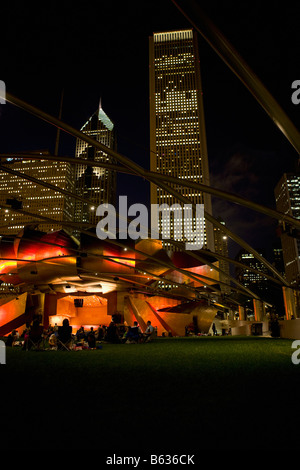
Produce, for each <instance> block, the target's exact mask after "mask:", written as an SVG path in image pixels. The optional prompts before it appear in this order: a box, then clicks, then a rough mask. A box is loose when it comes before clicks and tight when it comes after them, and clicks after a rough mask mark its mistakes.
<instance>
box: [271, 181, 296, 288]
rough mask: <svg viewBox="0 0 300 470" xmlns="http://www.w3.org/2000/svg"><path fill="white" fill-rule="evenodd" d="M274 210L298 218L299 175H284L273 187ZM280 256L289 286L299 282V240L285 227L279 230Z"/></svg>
mask: <svg viewBox="0 0 300 470" xmlns="http://www.w3.org/2000/svg"><path fill="white" fill-rule="evenodd" d="M274 192H275V199H276V209H277V210H278V211H279V212H283V213H284V214H289V215H291V216H292V217H294V218H296V219H299V218H300V175H299V174H293V173H284V174H283V175H282V177H281V178H280V180H279V181H278V183H277V185H276V187H275V191H274ZM280 238H281V245H282V254H283V260H284V265H285V274H286V279H287V281H288V282H289V283H290V284H291V285H297V284H299V281H300V263H299V256H300V240H299V239H298V238H296V237H295V236H293V233H292V232H291V230H290V228H289V227H287V226H286V225H283V226H282V230H281V236H280Z"/></svg>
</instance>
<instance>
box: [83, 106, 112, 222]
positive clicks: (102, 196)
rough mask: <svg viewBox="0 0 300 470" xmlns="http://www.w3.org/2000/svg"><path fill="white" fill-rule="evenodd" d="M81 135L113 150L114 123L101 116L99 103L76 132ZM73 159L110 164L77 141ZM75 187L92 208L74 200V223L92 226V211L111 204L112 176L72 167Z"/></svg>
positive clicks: (97, 169)
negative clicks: (90, 203)
mask: <svg viewBox="0 0 300 470" xmlns="http://www.w3.org/2000/svg"><path fill="white" fill-rule="evenodd" d="M80 130H81V132H83V133H84V134H87V135H88V136H89V137H92V138H93V139H95V140H97V141H98V142H100V143H101V144H103V145H105V146H106V147H109V148H111V149H115V148H116V139H115V129H114V124H113V123H112V121H111V120H110V119H109V117H108V116H107V115H106V114H105V112H104V111H103V109H102V106H101V104H100V106H99V109H98V110H97V111H96V112H95V113H94V114H93V115H92V116H91V117H90V118H89V119H88V121H87V122H86V123H85V124H84V125H83V126H82V128H81V129H80ZM75 156H76V158H81V159H85V160H86V159H88V160H93V161H95V162H101V161H103V162H106V163H113V159H112V158H111V157H110V156H109V155H107V154H106V153H104V152H102V151H101V150H98V149H96V148H95V147H92V146H91V145H90V144H88V143H87V142H85V141H83V140H80V139H77V141H76V155H75ZM75 188H76V193H77V195H79V196H81V197H83V198H84V199H87V200H89V201H91V202H92V203H93V204H94V205H92V206H89V205H87V204H86V203H84V202H82V201H79V200H77V201H76V203H75V222H88V223H90V224H91V225H95V224H96V223H97V221H96V209H97V207H98V206H99V205H100V204H103V203H106V202H107V203H110V204H115V198H116V173H115V171H111V170H107V169H105V168H100V167H98V166H97V167H96V166H95V167H92V166H86V165H84V164H82V163H80V164H78V165H75Z"/></svg>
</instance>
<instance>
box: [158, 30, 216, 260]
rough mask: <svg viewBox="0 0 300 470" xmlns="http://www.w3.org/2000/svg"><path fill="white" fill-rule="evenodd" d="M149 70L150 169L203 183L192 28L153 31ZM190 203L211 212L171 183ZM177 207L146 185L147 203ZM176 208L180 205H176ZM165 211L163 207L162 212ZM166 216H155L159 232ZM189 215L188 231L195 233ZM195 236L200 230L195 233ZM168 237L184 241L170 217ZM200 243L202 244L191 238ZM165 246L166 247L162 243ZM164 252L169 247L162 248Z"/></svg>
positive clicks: (196, 194) (207, 238) (209, 240)
mask: <svg viewBox="0 0 300 470" xmlns="http://www.w3.org/2000/svg"><path fill="white" fill-rule="evenodd" d="M149 61H150V62H149V69H150V169H151V171H155V172H160V173H165V174H166V175H170V176H175V177H178V178H182V179H184V180H188V181H198V182H200V183H203V184H206V185H209V168H208V158H207V148H206V132H205V122H204V109H203V96H202V85H201V76H200V65H199V54H198V45H197V37H196V34H195V33H194V31H193V30H192V29H187V30H182V31H167V32H160V33H154V34H153V36H151V37H150V38H149ZM172 186H173V187H174V188H175V189H176V190H177V191H179V192H180V193H181V194H182V195H184V196H186V197H187V198H188V199H189V200H190V201H191V202H192V203H194V204H204V209H205V211H207V212H208V213H210V214H211V198H210V195H208V194H203V193H202V192H200V191H196V190H194V189H189V188H182V187H178V186H176V185H172ZM164 203H165V204H167V205H168V207H170V206H172V205H173V204H175V203H179V201H178V200H176V199H175V198H174V197H173V196H172V195H169V193H168V192H166V191H164V190H162V189H160V188H159V187H157V186H156V185H154V184H151V204H159V205H161V204H164ZM181 205H182V203H181ZM165 210H167V209H165ZM165 216H166V214H164V213H163V212H162V213H161V217H160V220H159V224H158V225H159V230H160V231H161V230H162V229H163V221H164V220H166V217H165ZM202 224H204V230H203V232H204V240H203V243H204V246H205V247H207V248H209V249H211V250H212V251H213V250H214V236H213V227H212V225H211V224H210V223H207V221H204V220H203V221H202ZM177 227H179V229H178V228H177ZM197 228H199V227H197V225H196V219H195V214H193V227H192V230H193V231H195V230H197ZM198 233H199V236H200V233H201V231H200V230H198ZM171 238H173V239H174V240H177V241H183V240H184V234H183V233H182V230H180V223H179V222H178V221H177V220H176V216H174V224H173V226H172V230H171ZM197 241H198V242H199V244H201V242H202V240H201V239H198V240H197ZM167 246H168V245H167ZM168 247H169V248H170V249H175V248H174V247H172V246H168Z"/></svg>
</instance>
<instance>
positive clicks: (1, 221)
mask: <svg viewBox="0 0 300 470" xmlns="http://www.w3.org/2000/svg"><path fill="white" fill-rule="evenodd" d="M31 153H32V160H28V159H26V160H25V159H23V158H22V157H21V156H18V155H16V157H15V158H8V159H7V160H6V161H5V162H4V166H6V167H7V170H8V172H3V171H2V172H1V173H0V206H2V207H1V208H0V233H1V234H3V235H12V234H16V233H18V232H20V230H22V229H23V228H24V226H25V225H28V224H32V223H35V225H36V226H37V229H38V230H40V231H43V232H50V231H56V230H61V229H62V228H63V226H62V224H60V222H62V221H66V222H71V221H72V220H73V214H74V200H73V199H72V198H71V197H70V196H69V195H67V194H63V193H61V192H58V191H55V190H54V189H50V188H48V187H46V186H43V185H42V184H38V183H37V182H36V181H34V180H30V178H35V180H41V181H42V182H45V183H50V184H52V185H54V186H58V187H59V188H61V189H63V190H65V191H68V192H73V189H74V168H73V167H72V165H70V164H69V163H65V162H60V161H55V162H53V161H50V160H43V159H42V158H40V157H42V156H43V155H45V156H46V154H48V155H49V152H48V151H36V152H31ZM35 153H36V155H39V159H34V154H35ZM9 170H12V171H15V172H18V174H19V176H18V175H16V174H13V173H9ZM23 174H24V176H25V177H24V178H23V177H22V176H21V175H23ZM26 176H27V177H28V178H27V179H26ZM4 206H10V207H11V208H13V206H15V207H16V208H19V209H22V210H23V211H24V212H27V213H28V214H25V213H21V212H18V211H13V210H11V209H6V208H5V207H4ZM30 214H32V215H30ZM35 215H36V216H43V217H47V218H50V219H53V220H55V221H57V224H56V223H52V222H50V221H49V222H43V221H42V220H41V219H39V218H38V217H35ZM64 228H66V227H64ZM66 229H67V228H66ZM67 230H68V229H67Z"/></svg>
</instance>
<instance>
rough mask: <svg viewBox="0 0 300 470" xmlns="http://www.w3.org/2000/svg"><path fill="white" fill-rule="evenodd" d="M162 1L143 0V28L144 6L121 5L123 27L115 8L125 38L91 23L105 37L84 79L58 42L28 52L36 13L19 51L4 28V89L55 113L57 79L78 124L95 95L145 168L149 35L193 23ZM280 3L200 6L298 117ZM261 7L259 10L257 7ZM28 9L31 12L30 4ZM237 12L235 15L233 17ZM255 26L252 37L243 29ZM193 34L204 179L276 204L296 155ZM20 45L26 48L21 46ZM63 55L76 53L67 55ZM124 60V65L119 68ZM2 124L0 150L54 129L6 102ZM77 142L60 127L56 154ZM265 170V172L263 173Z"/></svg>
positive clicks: (243, 221) (247, 230)
mask: <svg viewBox="0 0 300 470" xmlns="http://www.w3.org/2000/svg"><path fill="white" fill-rule="evenodd" d="M159 5H160V9H161V12H162V14H161V15H159V18H158V17H157V15H155V14H154V13H155V7H158V4H157V5H156V4H155V3H153V2H151V4H145V5H144V6H143V7H142V12H144V13H145V14H144V16H143V17H145V21H146V27H145V26H141V25H140V23H139V21H138V20H137V15H138V14H139V13H141V12H139V11H138V10H137V11H136V12H135V14H134V15H133V18H131V19H130V20H129V17H130V15H131V14H132V11H130V10H129V11H128V12H126V14H125V12H124V14H125V16H124V18H126V21H127V20H128V21H130V22H129V27H128V25H126V28H125V20H124V21H123V20H121V15H120V17H118V20H117V22H119V23H121V25H120V26H121V31H122V32H123V33H124V35H125V36H124V41H122V44H121V43H119V42H118V41H117V40H116V38H115V37H114V36H113V35H111V34H110V33H108V30H107V29H106V28H104V26H102V29H101V30H99V31H98V33H99V41H100V42H101V40H102V39H104V38H105V40H104V41H103V44H105V47H103V48H101V51H102V52H101V54H102V55H101V57H102V59H103V60H100V61H98V66H99V75H98V77H96V79H95V76H94V75H93V76H92V77H91V76H89V77H88V79H87V77H86V76H85V74H84V73H79V74H75V73H72V74H71V73H70V71H69V70H68V68H70V70H73V69H74V66H73V63H74V65H75V62H72V63H71V65H72V66H71V67H70V60H66V64H64V60H63V59H62V53H63V51H60V52H58V53H57V43H56V42H54V43H53V45H52V46H51V45H50V44H49V43H47V47H46V48H45V49H44V51H45V58H44V60H43V62H41V61H39V60H38V59H37V58H36V57H37V55H36V54H35V53H34V50H33V48H32V47H31V48H30V47H28V49H26V54H25V45H26V44H27V45H29V46H30V45H31V46H32V45H33V38H34V31H36V30H37V29H39V28H40V26H39V23H38V22H34V21H33V20H32V22H29V25H28V26H27V33H26V35H24V37H23V42H22V46H23V48H24V49H21V52H19V53H18V54H17V55H16V54H13V53H12V52H13V48H12V46H11V45H10V44H9V42H8V41H9V39H8V37H9V36H7V38H6V42H7V46H8V47H7V48H6V52H9V51H10V52H11V55H10V57H14V60H12V59H10V57H6V56H5V55H4V58H3V63H4V65H5V64H7V67H6V69H5V70H6V76H4V77H1V78H3V79H4V80H5V82H6V85H7V88H8V90H9V91H10V92H12V93H14V94H15V95H16V96H20V97H22V98H24V99H28V101H29V102H32V103H33V104H36V105H38V106H39V107H40V108H41V109H45V110H46V111H49V112H52V114H53V115H55V114H56V115H57V114H58V110H59V100H60V92H61V89H62V88H64V89H65V99H64V107H63V115H62V119H63V120H64V119H65V120H66V122H71V123H72V124H76V126H75V127H77V128H80V126H81V124H82V122H84V120H86V119H88V117H89V116H90V114H91V112H92V111H93V109H94V107H95V101H96V102H97V101H98V100H99V97H100V95H101V96H102V97H103V102H104V107H105V109H106V110H107V112H108V114H109V115H110V116H111V117H112V119H113V120H114V121H115V122H116V123H117V127H118V147H119V151H120V152H121V153H124V154H127V155H128V156H129V158H132V159H133V160H134V161H138V162H139V163H141V164H142V165H143V166H145V167H147V164H148V163H147V162H148V155H149V153H148V149H149V134H148V91H147V90H148V80H147V74H148V64H147V62H148V57H147V50H148V45H147V42H148V37H149V35H151V34H152V32H153V31H155V30H156V31H158V30H163V29H174V28H178V27H187V28H188V27H190V25H189V24H188V22H187V21H186V20H185V19H184V18H183V17H182V15H180V14H179V13H178V11H177V10H176V8H174V6H173V5H172V4H171V2H170V3H169V2H167V3H164V4H159ZM230 8H231V9H230ZM285 8H286V9H285V18H283V17H282V8H281V7H280V9H279V5H275V6H274V8H273V9H272V11H271V12H270V11H268V10H262V9H261V5H260V4H259V2H254V3H253V2H252V3H251V8H249V5H248V4H244V5H240V4H239V3H238V2H230V4H228V8H227V7H226V8H225V6H224V5H222V4H221V3H218V2H213V3H210V4H209V5H205V9H206V11H207V12H208V14H210V16H211V18H212V20H213V21H216V23H217V24H218V25H219V26H220V28H221V29H222V30H223V32H224V33H225V35H227V36H228V38H229V40H231V41H232V42H233V44H234V45H235V46H236V47H237V49H238V50H239V51H240V52H241V54H242V55H243V57H244V58H245V60H246V61H248V62H249V64H250V65H251V66H252V67H253V69H254V70H255V71H256V72H257V73H258V74H259V75H260V76H262V78H263V80H264V83H265V84H266V86H267V87H268V88H270V91H271V92H273V94H274V96H275V98H276V99H278V101H279V102H280V104H282V106H283V107H284V108H285V109H286V110H287V112H288V113H289V115H290V116H291V118H292V120H294V121H295V118H296V116H297V112H298V109H297V106H295V105H293V104H292V102H291V89H290V86H291V83H292V81H293V80H295V78H297V77H296V76H295V74H296V69H295V67H296V65H295V64H296V61H295V60H294V58H295V57H296V55H295V53H296V41H295V39H294V38H295V36H294V33H295V31H296V22H295V14H294V13H295V11H294V10H293V9H292V8H290V7H289V5H288V4H287V5H286V6H285ZM233 11H234V12H235V13H236V14H235V15H233ZM258 11H259V12H260V16H258V15H257V14H256V13H257V12H258ZM22 13H23V14H24V12H22ZM102 13H103V15H104V16H103V17H105V15H106V17H107V19H109V15H110V13H111V9H110V7H109V6H106V7H105V9H104V10H103V12H102ZM76 14H77V12H76V9H75V10H74V11H73V12H72V18H75V22H74V23H72V22H71V23H70V25H69V26H68V27H67V29H66V30H65V29H64V32H66V31H69V32H70V35H69V37H70V40H71V38H72V39H74V41H75V43H74V51H75V50H76V47H78V46H80V45H79V44H78V42H76V40H75V36H73V27H74V25H75V24H76V18H77V17H76ZM27 15H28V17H29V13H27ZM87 16H88V18H87ZM87 16H85V19H86V20H88V21H89V23H88V22H87V24H86V25H85V28H84V29H83V30H82V33H81V34H84V33H86V32H87V31H88V28H89V27H90V26H91V24H92V23H93V21H95V20H94V19H92V18H90V17H89V15H87ZM146 17H147V18H146ZM237 17H238V18H239V21H238V22H237V21H236V20H235V19H234V18H237ZM21 18H22V17H21V14H20V17H19V18H18V16H17V17H16V18H14V21H15V22H16V24H18V25H19V26H20V28H19V29H18V31H17V33H18V34H21V32H22V31H24V30H23V29H22V24H23V23H22V22H21ZM33 18H34V17H33ZM50 20H51V21H53V20H55V21H57V26H58V33H59V34H60V33H61V32H62V23H61V20H60V18H59V17H58V18H57V17H56V16H55V15H54V12H51V11H50V13H49V20H47V21H49V25H50ZM45 21H46V20H45ZM108 23H109V21H108ZM253 25H254V26H255V36H253V35H252V36H251V34H250V33H251V31H252V27H253ZM293 25H295V28H293ZM43 26H44V28H45V31H46V30H47V27H48V26H47V24H46V25H45V24H44V23H43ZM130 26H131V28H130ZM279 26H280V28H281V29H280V30H281V31H284V30H286V31H287V34H285V35H284V34H281V35H279V34H277V31H278V30H279ZM59 34H58V36H59ZM89 34H91V31H90V32H89ZM43 37H44V36H43V35H42V39H41V43H42V44H44V41H46V36H45V38H44V39H43ZM81 37H82V36H81ZM125 38H126V40H125ZM250 38H251V40H250ZM199 39H200V41H201V57H200V60H201V69H202V79H203V89H204V106H205V116H206V129H207V142H208V156H209V160H210V169H211V171H210V174H211V184H212V186H216V187H220V188H222V189H225V190H228V191H232V192H236V193H237V194H239V195H242V196H245V197H249V198H250V199H251V200H254V201H257V202H261V203H264V204H265V205H268V206H270V207H275V199H274V195H273V190H274V186H275V184H276V182H277V181H278V179H279V177H280V176H281V174H282V173H283V172H284V171H289V170H294V169H295V163H296V162H297V158H296V157H297V156H296V155H295V151H294V150H293V149H292V148H291V146H290V145H289V143H288V142H287V141H286V139H285V138H284V137H283V136H282V135H281V134H280V132H279V131H278V130H277V129H276V128H275V126H274V124H273V123H272V122H271V120H270V119H269V118H268V116H266V115H265V114H264V112H263V111H262V110H261V109H260V107H259V105H258V104H257V103H256V102H255V101H254V100H253V98H252V97H251V96H250V93H249V92H248V90H246V89H245V87H244V86H243V85H242V84H240V83H239V82H238V81H237V79H236V77H234V75H233V73H232V72H231V71H229V70H228V68H226V66H225V64H223V63H222V62H221V61H220V59H219V58H218V57H217V56H216V54H215V53H214V51H212V50H211V48H210V47H209V46H208V45H207V44H206V42H205V41H204V40H203V38H199ZM100 42H99V43H100ZM271 45H273V46H272V47H271ZM258 46H259V47H258ZM122 48H123V51H124V52H125V53H124V54H123V55H122V54H120V51H121V50H122ZM92 51H93V49H90V50H89V51H87V52H86V54H87V56H86V59H87V60H88V59H90V61H91V63H93V61H94V54H93V52H92ZM21 53H22V54H23V55H20V54H21ZM16 57H19V59H20V61H19V66H22V67H23V71H24V72H25V73H23V75H22V80H20V79H19V78H18V75H17V74H16V70H17V69H16V61H15V58H16ZM64 57H65V56H64ZM70 57H73V56H72V54H71V55H70ZM25 58H26V60H27V62H26V63H25V62H24V59H25ZM47 59H48V65H47V69H48V73H47V74H46V75H43V74H42V73H41V72H40V71H37V69H36V66H35V64H38V65H39V68H40V67H41V68H42V70H43V67H45V66H46V64H47ZM128 61H129V62H128ZM126 63H127V67H125V64H126ZM20 64H21V65H20ZM128 64H131V65H132V69H131V71H132V73H128ZM58 69H59V70H60V74H59V79H58V78H57V77H56V74H55V71H56V70H58ZM121 77H122V79H121V80H120V78H121ZM45 91H47V93H45ZM0 124H1V126H0V132H1V143H2V146H3V151H4V152H5V151H24V150H32V149H33V146H32V144H33V143H34V145H35V146H36V148H41V147H43V148H44V147H45V143H47V144H48V143H49V145H50V146H51V142H52V143H53V144H52V145H53V146H54V142H55V135H56V130H55V129H53V128H51V126H49V125H48V124H47V123H43V122H40V121H39V120H38V119H36V118H33V117H32V116H30V115H28V114H27V113H25V112H23V111H20V110H18V109H17V108H15V107H13V106H11V105H9V104H6V105H4V106H2V107H1V116H0ZM14 126H17V129H18V132H17V135H18V139H13V140H12V138H10V135H11V131H10V129H12V128H13V127H14ZM33 129H34V131H32V130H33ZM74 146H75V142H74V139H73V138H70V136H67V135H66V134H63V133H61V147H60V154H61V155H64V154H69V155H70V154H72V151H71V150H70V149H72V150H73V149H74ZM50 150H51V149H50ZM270 169H272V171H270ZM266 175H268V177H267V178H266ZM117 178H118V187H119V188H120V189H119V190H120V192H122V193H123V194H124V191H125V190H126V191H127V193H128V195H129V197H131V198H132V202H134V200H135V198H136V195H137V194H138V196H139V198H144V200H145V201H146V202H149V199H147V197H148V187H147V183H145V181H143V180H142V179H141V178H137V177H133V176H128V175H126V177H125V178H124V176H123V175H118V177H117ZM127 182H128V183H127ZM137 188H138V190H136V189H137ZM212 199H213V206H214V208H215V210H214V212H215V214H216V215H217V214H221V215H222V217H223V218H224V220H225V222H226V225H227V226H228V227H229V228H230V229H231V230H233V231H237V232H238V233H239V234H240V235H241V236H242V237H244V238H246V239H247V241H249V242H250V243H251V244H254V243H255V244H256V245H260V242H261V238H262V237H264V242H266V240H268V237H269V236H271V235H272V236H273V234H274V229H275V228H276V221H275V222H274V221H272V220H270V219H269V218H266V217H264V216H261V215H260V214H256V213H255V212H253V211H248V210H246V209H244V208H242V209H241V208H240V207H239V206H237V205H234V204H229V203H226V202H225V201H222V200H218V199H216V198H212ZM139 202H144V201H142V200H141V201H139ZM257 227H259V230H257ZM257 232H258V233H259V237H258V233H257Z"/></svg>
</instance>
